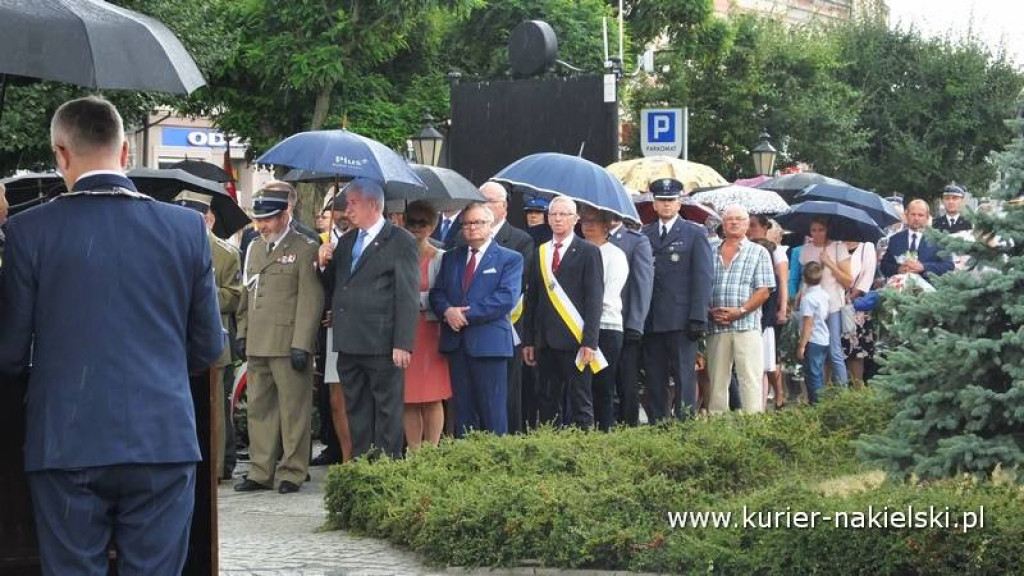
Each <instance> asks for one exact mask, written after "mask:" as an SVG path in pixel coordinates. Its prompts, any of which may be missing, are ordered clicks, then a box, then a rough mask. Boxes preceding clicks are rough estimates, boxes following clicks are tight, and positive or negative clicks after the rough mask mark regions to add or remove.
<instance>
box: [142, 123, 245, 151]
mask: <svg viewBox="0 0 1024 576" xmlns="http://www.w3.org/2000/svg"><path fill="white" fill-rule="evenodd" d="M228 142H230V143H231V147H232V148H246V147H247V146H248V143H247V142H246V141H245V140H242V139H241V138H237V137H236V138H230V139H229V138H227V137H226V136H224V133H223V132H220V131H219V130H213V129H203V128H176V127H172V126H167V127H164V128H163V131H162V133H161V139H160V143H161V144H162V145H163V146H178V147H181V148H188V147H193V148H224V147H226V146H227V145H228Z"/></svg>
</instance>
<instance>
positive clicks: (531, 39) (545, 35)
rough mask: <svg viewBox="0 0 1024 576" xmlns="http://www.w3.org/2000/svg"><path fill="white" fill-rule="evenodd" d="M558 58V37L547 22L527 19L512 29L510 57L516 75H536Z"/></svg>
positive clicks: (509, 44)
mask: <svg viewBox="0 0 1024 576" xmlns="http://www.w3.org/2000/svg"><path fill="white" fill-rule="evenodd" d="M557 58H558V37H557V36H555V31H554V30H553V29H552V28H551V26H549V25H548V23H547V22H542V21H540V20H526V21H525V22H522V23H520V24H519V25H518V26H516V27H515V28H513V29H512V34H511V35H509V38H508V59H509V62H510V63H511V64H512V74H513V75H514V76H516V77H519V78H525V77H529V76H536V75H537V74H540V73H542V72H544V71H545V70H547V68H548V66H551V65H552V64H554V63H555V60H556V59H557Z"/></svg>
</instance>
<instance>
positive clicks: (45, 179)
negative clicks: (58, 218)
mask: <svg viewBox="0 0 1024 576" xmlns="http://www.w3.org/2000/svg"><path fill="white" fill-rule="evenodd" d="M0 184H3V185H4V189H5V190H6V196H7V203H8V204H10V211H11V213H12V214H16V213H18V212H20V211H22V210H24V209H26V208H31V207H32V206H36V205H38V204H42V203H43V202H46V201H47V200H48V199H50V198H53V197H54V196H56V195H58V194H61V193H63V192H65V191H66V190H67V187H66V186H65V185H64V178H63V177H62V176H61V175H60V174H57V173H56V172H26V173H25V174H19V175H17V176H11V177H10V178H4V179H3V180H0Z"/></svg>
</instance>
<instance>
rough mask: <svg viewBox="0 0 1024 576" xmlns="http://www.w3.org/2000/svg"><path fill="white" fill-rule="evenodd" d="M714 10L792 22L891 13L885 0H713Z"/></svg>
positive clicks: (849, 18)
mask: <svg viewBox="0 0 1024 576" xmlns="http://www.w3.org/2000/svg"><path fill="white" fill-rule="evenodd" d="M714 7H715V13H716V14H721V15H724V16H727V15H729V14H730V13H735V12H754V13H757V14H760V15H763V16H772V17H775V18H779V19H781V20H783V21H784V22H786V23H789V24H807V23H809V22H813V21H848V20H852V19H853V18H854V17H856V16H857V15H858V14H862V13H864V12H873V11H875V10H881V11H882V12H883V14H888V11H889V9H888V6H887V5H886V3H885V0H714Z"/></svg>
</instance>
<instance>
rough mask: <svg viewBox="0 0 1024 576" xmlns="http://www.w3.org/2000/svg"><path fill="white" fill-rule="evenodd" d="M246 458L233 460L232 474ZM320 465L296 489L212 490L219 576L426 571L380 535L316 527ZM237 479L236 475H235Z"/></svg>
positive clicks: (381, 575) (321, 515)
mask: <svg viewBox="0 0 1024 576" xmlns="http://www.w3.org/2000/svg"><path fill="white" fill-rule="evenodd" d="M247 464H248V463H239V467H238V469H236V471H235V472H236V475H237V474H241V473H244V472H245V470H246V468H247V467H248V466H247ZM326 472H327V469H326V468H324V467H319V468H311V469H310V474H311V475H312V481H311V482H307V483H305V484H303V485H302V489H301V490H300V491H299V492H298V493H296V494H285V495H281V494H278V493H277V492H276V491H269V490H268V491H260V492H249V493H239V492H235V491H234V490H233V488H232V483H221V485H220V490H219V491H218V494H217V497H218V521H219V524H220V573H221V575H222V576H250V575H252V576H256V575H259V576H342V575H344V576H391V575H406V574H409V575H412V574H429V573H431V572H436V570H430V569H428V568H427V567H426V566H425V565H424V564H423V561H422V559H421V558H420V557H419V556H418V555H416V554H414V553H412V552H408V551H405V550H400V549H398V548H395V547H394V546H391V545H390V544H389V543H388V542H386V541H383V540H375V539H372V538H358V537H356V536H352V535H350V534H348V533H347V532H341V531H325V530H323V529H322V527H323V525H324V522H325V520H326V518H327V512H326V510H325V509H324V492H323V480H324V476H325V474H326ZM236 481H237V480H236Z"/></svg>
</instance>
